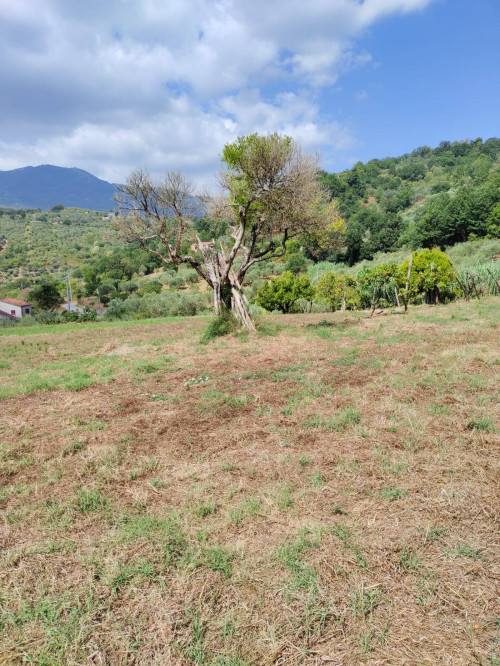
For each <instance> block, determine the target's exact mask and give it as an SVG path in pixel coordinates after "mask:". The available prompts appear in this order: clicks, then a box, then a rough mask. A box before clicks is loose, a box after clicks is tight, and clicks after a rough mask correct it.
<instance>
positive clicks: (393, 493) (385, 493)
mask: <svg viewBox="0 0 500 666" xmlns="http://www.w3.org/2000/svg"><path fill="white" fill-rule="evenodd" d="M406 495H408V488H383V489H382V490H381V491H380V496H381V497H382V499H385V500H387V501H388V502H392V501H394V500H398V499H401V498H402V497H406Z"/></svg>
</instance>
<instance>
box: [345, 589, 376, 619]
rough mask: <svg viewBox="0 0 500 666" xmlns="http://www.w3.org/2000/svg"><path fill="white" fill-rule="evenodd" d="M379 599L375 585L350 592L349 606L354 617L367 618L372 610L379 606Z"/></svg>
mask: <svg viewBox="0 0 500 666" xmlns="http://www.w3.org/2000/svg"><path fill="white" fill-rule="evenodd" d="M380 601H381V595H380V590H379V589H378V587H376V586H375V587H371V588H366V589H365V588H362V589H361V590H354V592H353V593H352V594H351V601H350V607H351V611H352V614H353V616H354V619H355V620H357V619H362V620H367V619H369V618H370V617H371V616H372V614H373V611H374V610H375V609H376V608H377V606H379V604H380Z"/></svg>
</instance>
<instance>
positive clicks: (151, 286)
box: [140, 281, 163, 296]
mask: <svg viewBox="0 0 500 666" xmlns="http://www.w3.org/2000/svg"><path fill="white" fill-rule="evenodd" d="M162 289H163V287H162V284H161V282H156V281H151V282H148V283H147V284H145V285H144V286H143V287H142V288H141V292H140V293H141V294H142V295H143V296H145V295H146V294H159V293H161V290H162Z"/></svg>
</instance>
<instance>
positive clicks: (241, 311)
mask: <svg viewBox="0 0 500 666" xmlns="http://www.w3.org/2000/svg"><path fill="white" fill-rule="evenodd" d="M227 277H228V280H229V284H230V285H231V311H232V313H233V314H234V316H235V317H236V319H237V320H238V321H239V322H240V323H241V325H242V326H243V327H244V328H248V329H249V330H250V331H255V324H254V322H253V319H252V315H251V314H250V304H249V302H248V299H247V297H246V296H245V293H244V292H243V289H242V287H241V284H240V281H239V280H238V276H237V275H236V273H235V272H234V271H233V269H232V268H231V269H230V270H229V273H228V276H227Z"/></svg>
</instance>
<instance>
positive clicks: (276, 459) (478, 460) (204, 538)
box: [0, 299, 500, 666]
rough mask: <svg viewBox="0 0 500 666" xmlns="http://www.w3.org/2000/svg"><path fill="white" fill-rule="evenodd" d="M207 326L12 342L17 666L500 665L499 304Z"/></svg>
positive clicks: (10, 453)
mask: <svg viewBox="0 0 500 666" xmlns="http://www.w3.org/2000/svg"><path fill="white" fill-rule="evenodd" d="M206 324H207V320H206V319H201V318H193V319H183V320H179V321H177V322H173V323H163V324H158V323H153V324H151V323H147V324H142V323H140V322H137V323H136V324H134V325H128V326H124V325H121V324H119V323H118V324H117V325H116V326H108V327H99V325H94V326H87V327H86V326H81V327H79V328H78V327H72V328H71V329H67V330H65V328H64V327H60V330H57V331H56V332H53V331H51V332H50V333H45V332H44V330H43V327H41V328H40V329H37V331H36V332H32V334H29V335H28V334H23V335H8V336H1V337H0V353H1V356H0V358H1V359H2V360H3V361H4V364H3V365H1V366H0V367H2V368H4V369H1V370H0V373H2V374H3V383H4V386H5V387H8V390H9V391H10V394H9V395H11V397H6V398H5V399H4V400H3V401H2V402H1V403H0V404H1V412H2V419H1V425H0V461H1V463H0V464H1V467H0V511H1V515H2V523H1V526H0V549H1V561H0V664H5V665H7V664H44V665H47V666H48V665H53V664H61V665H62V664H96V665H97V664H110V665H115V664H118V665H122V664H141V665H142V664H144V665H145V664H147V665H152V664H158V665H160V664H173V665H191V664H202V665H205V666H208V665H210V666H243V665H250V664H252V665H253V664H255V665H261V664H262V665H271V664H275V665H277V666H278V665H285V664H286V665H292V664H293V665H295V664H304V665H306V666H313V665H320V664H339V665H342V666H344V665H350V664H360V663H363V664H365V663H366V664H401V665H403V664H405V665H409V664H412V665H413V664H415V665H417V664H418V665H420V664H429V665H435V664H450V665H453V666H455V665H461V664H484V665H493V664H500V608H499V588H498V583H499V575H500V557H499V531H498V519H499V484H498V482H499V475H498V471H499V463H498V448H499V444H500V383H499V375H500V343H499V341H500V299H488V300H486V301H483V302H482V303H480V304H477V303H460V304H455V305H450V306H441V307H438V308H431V307H428V308H427V307H422V308H413V310H412V311H411V313H410V314H409V315H408V316H407V317H404V316H402V315H399V314H390V313H387V314H384V315H378V316H375V317H373V318H368V316H367V315H366V314H365V313H361V314H360V313H352V314H350V313H347V314H346V313H333V314H328V315H324V314H322V315H290V316H280V317H274V318H273V317H268V318H266V319H265V323H264V330H263V332H262V333H260V334H259V335H256V336H254V335H249V336H246V335H240V336H231V337H227V338H221V339H217V340H214V341H212V342H210V343H208V344H206V345H201V344H200V343H199V338H200V334H201V332H202V331H203V329H204V327H205V326H206ZM23 368H26V372H28V370H29V372H30V373H35V374H36V377H38V378H39V377H42V378H43V377H49V380H50V381H49V384H47V386H46V387H45V390H37V386H39V385H38V384H36V383H33V381H32V380H33V377H34V376H35V375H33V376H32V375H30V377H31V379H30V382H31V383H27V384H26V383H25V384H22V383H19V382H20V380H19V376H20V373H22V372H23ZM68 373H69V374H68ZM70 374H71V375H72V376H73V377H74V376H75V375H76V376H77V377H80V379H81V381H77V382H76V383H75V381H73V383H71V378H69V375H70ZM37 381H38V380H37ZM40 386H41V385H40ZM68 386H70V387H71V388H68ZM16 393H17V395H16Z"/></svg>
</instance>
